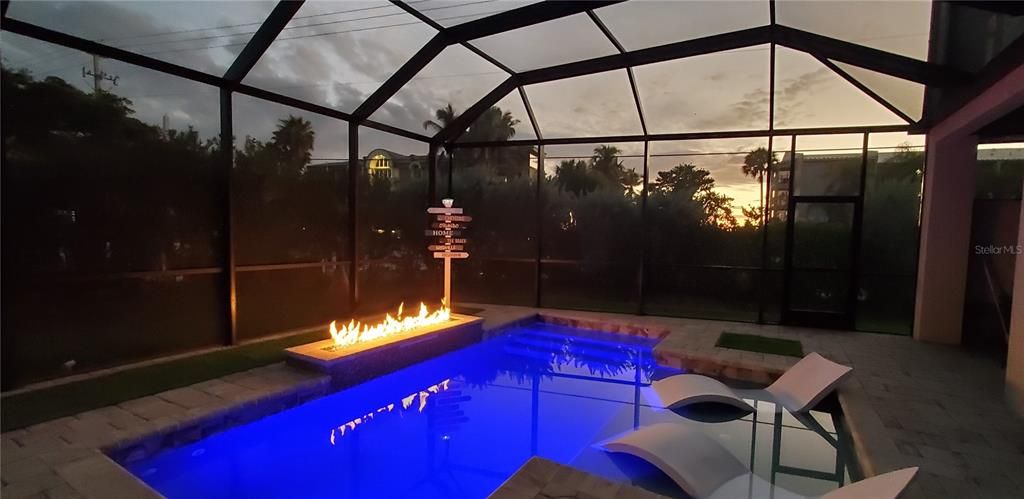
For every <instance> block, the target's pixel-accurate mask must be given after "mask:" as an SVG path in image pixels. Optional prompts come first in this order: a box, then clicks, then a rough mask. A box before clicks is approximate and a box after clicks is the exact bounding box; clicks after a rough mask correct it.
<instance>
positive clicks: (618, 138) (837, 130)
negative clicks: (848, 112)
mask: <svg viewBox="0 0 1024 499" xmlns="http://www.w3.org/2000/svg"><path fill="white" fill-rule="evenodd" d="M910 129H911V126H910V125H881V126H850V127H822V128H779V129H775V130H737V131H727V132H690V133H659V134H649V135H606V136H603V137H565V138H562V137H559V138H553V139H523V140H506V141H496V142H455V143H452V144H450V145H451V146H453V147H455V148H472V147H496V146H502V145H504V146H523V145H565V144H602V143H614V142H643V141H645V140H646V141H651V142H659V141H666V140H703V139H733V138H745V137H767V136H769V135H775V136H780V135H838V134H846V133H865V132H870V133H886V132H906V131H909V130H910Z"/></svg>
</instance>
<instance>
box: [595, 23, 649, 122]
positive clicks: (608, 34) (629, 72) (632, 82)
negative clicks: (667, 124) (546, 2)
mask: <svg viewBox="0 0 1024 499" xmlns="http://www.w3.org/2000/svg"><path fill="white" fill-rule="evenodd" d="M587 16H589V17H590V20H591V21H593V22H594V25H596V26H597V29H599V30H601V33H604V36H605V38H607V39H608V41H609V42H611V44H612V45H614V46H615V50H618V51H619V53H620V54H625V53H626V52H627V50H626V47H624V46H623V45H622V43H620V42H619V39H618V38H615V34H614V33H612V31H611V30H610V29H608V26H605V24H604V21H602V20H601V18H600V17H598V15H597V14H596V13H595V12H594V11H592V10H588V11H587ZM626 76H628V77H629V89H630V91H632V92H633V102H634V103H635V104H636V113H637V115H638V116H639V117H640V129H641V130H642V131H643V132H644V135H647V134H648V130H647V118H646V116H644V106H643V104H642V103H641V101H640V91H639V90H637V87H636V76H634V75H633V67H632V66H630V67H627V68H626Z"/></svg>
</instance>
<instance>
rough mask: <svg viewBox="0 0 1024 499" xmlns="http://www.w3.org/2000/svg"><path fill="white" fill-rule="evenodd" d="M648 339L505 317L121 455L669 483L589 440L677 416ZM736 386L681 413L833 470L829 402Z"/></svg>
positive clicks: (489, 479)
mask: <svg viewBox="0 0 1024 499" xmlns="http://www.w3.org/2000/svg"><path fill="white" fill-rule="evenodd" d="M652 344H653V342H651V341H650V340H647V339H643V338H632V337H624V336H619V335H611V334H607V333H595V332H589V331H581V330H572V329H567V328H561V327H556V326H550V325H540V324H537V325H529V326H524V327H519V328H515V329H513V330H511V331H510V332H509V333H508V334H507V335H502V336H499V337H496V338H493V339H489V340H486V341H484V342H481V343H479V344H476V345H473V346H470V347H467V348H464V349H462V350H459V351H456V352H452V353H449V354H446V355H443V356H441V357H437V358H435V359H431V360H429V361H427V362H423V363H421V364H417V365H414V366H411V367H408V368H406V369H403V370H401V371H398V372H395V373H392V374H389V375H387V376H383V377H380V378H377V379H375V380H372V381H369V382H367V383H364V384H362V385H358V386H355V387H352V388H349V389H346V390H344V391H341V392H338V393H335V394H333V395H331V396H328V397H324V398H322V399H319V400H315V401H312V402H310V403H307V404H304V405H302V406H299V407H296V408H293V409H291V410H288V411H285V412H282V413H279V414H276V415H274V416H270V417H267V418H264V419H262V420H260V421H256V422H254V423H251V424H248V425H245V426H241V427H237V428H233V429H231V430H228V431H225V432H223V433H220V434H217V435H213V436H211V437H208V438H206V439H204V440H201V441H199V442H196V443H194V444H191V445H187V446H183V447H178V448H175V449H171V450H168V451H165V452H163V453H161V454H158V455H156V456H154V457H152V458H149V459H147V460H144V461H141V462H138V463H135V464H133V465H131V466H130V467H129V469H130V470H131V471H132V472H133V473H135V474H136V475H137V476H139V477H140V478H142V479H143V480H144V481H146V482H147V483H149V484H150V485H151V486H152V487H154V488H155V489H156V490H158V491H159V492H160V493H162V494H164V495H165V496H167V497H170V498H178V497H182V498H186V497H187V498H192V497H204V498H228V497H247V498H254V497H289V498H290V497H305V498H319V497H325V498H326V497H351V498H389V497H396V498H397V497H417V498H432V497H438V498H441V497H453V498H462V497H466V498H476V497H485V496H486V495H487V494H488V493H490V492H491V491H492V490H494V489H495V488H496V487H498V486H499V485H500V484H501V483H502V482H503V481H504V480H505V479H507V478H508V477H509V476H511V474H512V473H514V472H515V470H516V469H518V468H519V466H520V465H522V463H523V462H525V461H526V460H527V459H528V458H529V457H530V456H534V455H537V456H543V457H546V458H549V459H552V460H555V461H558V462H561V463H565V464H569V465H572V466H575V467H578V468H581V469H584V470H587V471H590V472H593V473H597V474H600V475H602V476H605V477H608V478H611V479H614V480H620V481H632V482H634V483H637V484H639V485H641V486H645V487H648V488H651V489H652V490H656V491H658V492H660V493H666V494H670V495H681V492H679V491H678V489H676V488H674V486H673V485H672V484H671V482H670V481H669V480H668V478H667V477H665V476H664V475H662V474H661V473H660V472H658V471H657V470H656V469H654V468H653V467H651V466H649V465H647V464H646V463H643V462H642V461H639V460H637V459H635V458H629V457H628V456H618V455H608V454H605V453H603V452H601V451H599V450H596V449H594V448H593V444H594V443H596V442H599V441H601V440H603V439H606V438H608V437H611V436H612V435H615V434H618V433H621V432H623V431H626V430H629V429H631V428H635V427H638V426H640V425H645V424H649V423H653V422H658V421H665V420H682V416H681V415H680V414H677V413H673V412H670V411H661V410H656V409H654V408H652V407H650V406H649V405H648V404H647V398H646V395H645V391H646V390H647V387H648V385H649V384H650V382H651V380H652V379H658V378H660V377H663V376H666V375H670V374H674V373H675V372H676V371H671V370H666V369H664V368H659V367H657V366H656V364H655V363H654V362H653V360H652V356H651V346H652ZM751 402H752V403H756V407H757V409H758V410H757V412H756V413H754V414H745V413H739V414H737V413H730V414H725V415H724V416H725V417H724V418H723V417H722V416H723V414H722V413H719V412H714V411H709V410H708V409H707V408H702V409H701V410H699V411H696V412H693V413H690V414H687V415H688V416H691V417H694V418H697V419H699V420H700V421H705V422H695V423H693V424H700V425H702V426H703V429H704V430H705V431H706V432H708V433H709V434H710V435H711V436H712V437H713V438H715V439H717V440H718V441H720V442H721V443H722V444H723V445H725V446H726V447H727V448H728V449H729V450H730V451H732V452H733V453H735V454H736V455H737V457H739V458H740V459H741V460H742V461H744V462H746V463H749V464H750V466H751V467H752V469H754V471H755V472H757V473H758V474H759V475H761V476H762V477H764V478H765V479H768V480H774V482H775V483H777V484H778V485H780V486H783V487H785V488H787V489H790V490H792V491H794V492H799V493H803V494H807V495H813V494H821V493H823V492H826V491H828V490H832V489H834V488H836V487H837V486H838V485H839V484H840V483H846V482H848V481H849V477H848V473H847V470H846V466H845V464H844V459H842V456H843V455H844V454H845V452H838V451H837V448H842V447H843V445H842V442H843V441H845V439H843V438H839V437H838V436H837V432H836V427H835V424H834V422H833V419H832V416H831V415H830V414H828V413H822V412H813V413H811V417H809V418H801V419H797V418H794V417H793V416H792V415H790V414H789V413H787V412H785V411H784V410H783V411H782V412H777V410H776V407H775V406H774V405H773V404H771V403H769V402H764V401H754V400H752V401H751ZM734 418H739V419H734ZM722 419H726V421H721V420H722ZM715 421H718V422H715ZM753 492H754V495H755V496H767V492H768V491H753Z"/></svg>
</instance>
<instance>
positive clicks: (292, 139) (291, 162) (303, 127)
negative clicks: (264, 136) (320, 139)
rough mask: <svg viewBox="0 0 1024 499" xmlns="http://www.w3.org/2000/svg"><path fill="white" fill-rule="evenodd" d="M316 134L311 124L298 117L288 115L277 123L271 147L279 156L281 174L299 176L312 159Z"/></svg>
mask: <svg viewBox="0 0 1024 499" xmlns="http://www.w3.org/2000/svg"><path fill="white" fill-rule="evenodd" d="M315 139H316V132H315V131H314V130H313V124H312V123H311V122H309V121H308V120H305V119H303V118H301V117H298V116H291V115H289V116H288V117H287V118H284V119H281V120H279V121H278V122H277V130H275V131H274V134H273V141H272V144H273V147H274V148H275V149H276V150H277V152H278V153H279V154H280V163H279V164H278V167H279V168H280V169H281V171H282V172H291V173H297V174H301V173H303V172H305V169H306V165H308V164H309V162H310V160H311V158H312V157H313V144H314V141H315Z"/></svg>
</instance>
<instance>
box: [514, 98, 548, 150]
mask: <svg viewBox="0 0 1024 499" xmlns="http://www.w3.org/2000/svg"><path fill="white" fill-rule="evenodd" d="M517 88H518V89H519V98H521V99H523V106H524V107H526V116H528V117H529V118H530V125H531V126H532V127H533V134H534V135H536V136H537V139H539V140H544V134H543V133H541V131H540V125H538V124H537V117H536V116H534V114H533V106H532V105H531V104H530V98H529V97H528V96H527V95H526V89H524V88H523V87H517Z"/></svg>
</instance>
